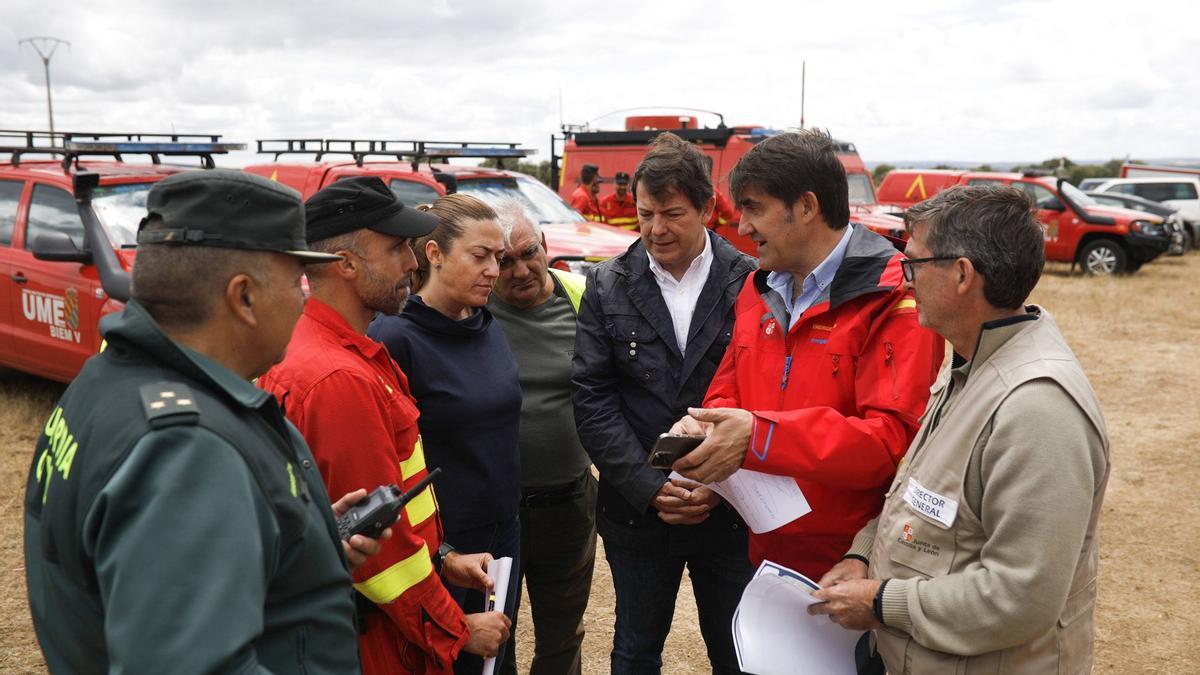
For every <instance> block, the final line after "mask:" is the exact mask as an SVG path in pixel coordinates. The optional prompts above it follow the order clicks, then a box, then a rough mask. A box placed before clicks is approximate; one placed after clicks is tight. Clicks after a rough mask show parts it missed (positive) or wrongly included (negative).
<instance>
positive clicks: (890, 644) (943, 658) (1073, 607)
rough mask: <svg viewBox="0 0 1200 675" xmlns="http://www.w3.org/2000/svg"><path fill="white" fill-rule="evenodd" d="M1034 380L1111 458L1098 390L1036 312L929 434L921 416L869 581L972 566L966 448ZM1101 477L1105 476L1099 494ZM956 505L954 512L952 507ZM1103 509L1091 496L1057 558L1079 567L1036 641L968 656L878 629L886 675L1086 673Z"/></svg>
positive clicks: (976, 544)
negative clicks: (1080, 526) (1076, 531)
mask: <svg viewBox="0 0 1200 675" xmlns="http://www.w3.org/2000/svg"><path fill="white" fill-rule="evenodd" d="M1036 379H1052V380H1054V381H1055V382H1057V383H1058V384H1059V385H1060V386H1061V387H1062V388H1063V389H1064V390H1065V391H1066V392H1067V393H1068V394H1069V395H1070V396H1071V397H1072V398H1073V399H1074V400H1075V403H1076V404H1077V405H1078V406H1079V407H1080V409H1081V410H1082V411H1083V412H1084V413H1085V414H1086V415H1087V416H1088V418H1089V419H1090V420H1091V423H1092V424H1093V425H1094V426H1095V427H1096V430H1097V432H1098V433H1099V435H1100V437H1101V438H1102V439H1105V440H1104V444H1105V447H1104V452H1105V455H1106V456H1107V453H1108V441H1107V436H1106V434H1105V429H1104V420H1103V417H1102V416H1101V413H1100V406H1099V403H1098V402H1097V400H1096V397H1095V393H1094V392H1093V391H1092V388H1091V385H1090V384H1089V383H1088V381H1087V378H1086V377H1085V376H1084V374H1083V370H1082V368H1081V367H1080V365H1079V363H1078V361H1077V360H1076V359H1075V355H1074V354H1073V353H1072V352H1071V350H1070V348H1069V347H1068V346H1067V344H1066V342H1065V340H1064V339H1063V337H1062V334H1061V333H1060V332H1059V330H1058V326H1057V325H1056V324H1055V323H1054V321H1053V319H1052V318H1051V317H1050V315H1049V313H1047V312H1046V311H1045V310H1042V316H1041V318H1040V319H1039V320H1037V321H1030V322H1028V324H1027V325H1026V326H1025V327H1023V328H1022V329H1021V330H1020V331H1019V332H1017V333H1016V334H1015V335H1013V336H1011V337H1010V338H1009V339H1008V341H1006V342H1005V343H1004V344H1003V345H1001V346H1000V347H998V348H997V350H996V351H995V352H994V353H993V354H992V355H991V356H990V357H988V358H987V359H986V360H985V361H984V362H982V363H977V364H973V365H972V370H971V373H970V375H969V376H968V377H967V379H966V384H965V385H964V386H963V389H962V391H961V392H959V393H958V394H957V396H956V399H957V400H956V401H955V403H954V405H953V409H952V410H951V411H950V412H949V413H945V414H943V415H942V419H941V420H940V422H939V424H938V426H937V428H935V429H933V430H932V431H931V430H930V428H929V427H930V418H931V417H932V416H931V415H929V414H926V419H925V420H923V422H922V426H921V429H920V430H919V431H918V432H917V437H916V438H915V439H914V441H913V444H912V446H911V447H910V448H909V451H908V455H907V456H906V457H905V461H904V462H903V463H902V465H901V466H900V470H899V471H898V473H897V475H896V478H895V480H894V481H893V482H892V486H891V489H890V490H889V491H888V493H887V497H886V501H885V502H884V505H883V510H882V512H881V513H880V516H879V523H878V530H877V534H876V537H875V545H874V548H873V551H872V555H871V577H873V578H880V579H887V578H897V579H908V578H913V577H917V578H924V579H929V578H933V577H940V576H944V575H948V574H955V573H957V572H962V571H965V570H971V569H974V568H978V566H979V565H980V559H979V553H980V550H981V549H982V547H983V545H984V542H985V540H986V535H985V533H984V531H983V527H982V525H981V523H980V518H979V514H977V513H974V512H973V511H972V509H971V507H970V506H969V505H968V504H967V502H966V499H965V498H964V493H963V485H964V482H965V479H966V475H967V470H968V465H969V462H970V455H971V451H972V448H973V447H974V446H975V445H976V443H977V441H978V439H979V438H980V435H981V434H982V433H983V431H984V430H985V428H986V426H987V424H988V422H989V420H991V419H992V416H993V415H994V414H995V412H996V410H997V409H998V408H999V407H1000V405H1002V403H1003V402H1004V400H1005V399H1006V398H1007V397H1008V395H1009V394H1010V393H1011V392H1012V391H1013V390H1014V389H1016V388H1017V387H1018V386H1020V385H1021V384H1023V383H1025V382H1029V381H1032V380H1036ZM945 397H946V392H945V391H943V392H942V393H941V395H937V394H935V396H934V397H933V399H931V400H936V403H935V404H934V405H931V406H930V408H929V410H930V411H935V410H937V409H938V407H940V406H941V405H942V404H943V403H944V399H945ZM1107 480H1108V473H1107V470H1106V472H1105V475H1104V477H1103V478H1102V483H1101V485H1102V488H1101V490H1103V484H1104V483H1105V482H1107ZM1101 494H1102V492H1101ZM914 503H915V505H916V506H914ZM955 503H956V504H957V508H956V509H954V508H952V507H953V506H954V505H955ZM1100 506H1101V502H1100V500H1096V503H1095V504H1094V505H1093V508H1092V512H1091V517H1090V519H1089V521H1088V530H1087V536H1086V537H1085V538H1084V542H1083V546H1082V549H1081V550H1079V551H1063V552H1062V553H1063V555H1069V556H1074V557H1075V559H1076V560H1077V562H1076V566H1075V575H1074V578H1073V580H1072V583H1071V589H1070V592H1069V593H1068V596H1067V601H1066V604H1065V605H1064V607H1063V608H1062V610H1061V611H1060V613H1059V617H1058V621H1057V622H1056V624H1055V626H1053V627H1052V628H1051V629H1049V630H1047V631H1046V632H1045V633H1044V634H1042V635H1041V636H1039V637H1038V638H1036V639H1035V640H1033V641H1032V642H1028V643H1025V644H1021V645H1017V646H1015V647H1012V648H1009V649H1005V650H1002V651H996V652H990V653H985V654H981V655H977V656H970V657H965V656H955V655H952V654H946V653H943V652H937V651H933V650H930V649H927V648H925V647H922V646H921V645H919V644H917V642H916V641H915V640H913V639H912V637H911V636H909V635H908V634H906V633H903V632H901V631H898V630H895V629H889V628H884V629H881V630H879V631H877V643H878V648H879V652H880V654H881V655H882V656H883V658H884V661H885V663H887V664H888V668H889V672H891V673H893V675H896V674H898V673H1010V672H1011V673H1078V672H1088V671H1090V669H1091V659H1092V608H1093V606H1094V604H1095V600H1096V567H1097V543H1096V523H1097V520H1098V519H1099V516H1100ZM952 511H953V512H952ZM1047 545H1053V543H1052V542H1047ZM996 629H997V630H1004V627H1003V626H997V627H996Z"/></svg>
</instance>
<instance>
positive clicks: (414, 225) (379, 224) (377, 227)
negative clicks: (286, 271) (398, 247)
mask: <svg viewBox="0 0 1200 675" xmlns="http://www.w3.org/2000/svg"><path fill="white" fill-rule="evenodd" d="M304 213H305V215H306V217H307V220H308V241H310V242H314V241H320V240H322V239H328V238H330V237H336V236H338V235H339V234H346V233H348V232H353V231H355V230H363V229H366V230H371V231H373V232H379V233H380V234H390V235H392V236H393V237H409V238H413V237H423V236H425V235H427V234H429V233H430V232H433V229H434V228H435V227H437V225H438V218H437V216H435V215H433V214H432V213H426V212H424V211H418V210H416V209H414V208H412V207H409V206H405V205H404V202H402V201H400V199H399V198H397V197H396V193H394V192H392V191H391V190H390V189H389V188H388V186H387V185H386V184H385V183H384V182H383V180H382V179H381V178H379V176H354V177H352V178H343V179H342V180H339V181H337V182H336V183H333V184H331V185H326V186H325V187H324V188H321V190H320V191H319V192H317V193H316V194H314V195H313V196H311V197H309V198H308V201H307V202H305V203H304Z"/></svg>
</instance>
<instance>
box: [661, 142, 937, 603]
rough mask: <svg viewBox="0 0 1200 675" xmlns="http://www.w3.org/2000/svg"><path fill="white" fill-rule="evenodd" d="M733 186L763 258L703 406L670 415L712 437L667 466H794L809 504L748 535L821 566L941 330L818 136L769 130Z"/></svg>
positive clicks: (789, 557)
mask: <svg viewBox="0 0 1200 675" xmlns="http://www.w3.org/2000/svg"><path fill="white" fill-rule="evenodd" d="M730 185H731V188H732V191H733V193H734V195H735V198H736V199H737V202H738V205H739V206H740V207H741V210H742V221H741V225H740V227H739V232H741V233H742V234H743V235H747V236H749V237H751V239H752V240H753V241H754V242H756V243H757V245H758V253H759V265H760V267H761V269H760V270H759V271H758V272H756V273H754V274H752V275H751V276H750V277H749V278H748V279H747V281H746V285H745V286H744V287H743V288H742V291H741V294H740V295H739V297H738V300H737V306H736V310H735V312H736V319H735V323H734V330H733V338H732V341H731V343H730V345H729V350H728V351H727V352H725V358H724V360H723V361H722V362H721V366H720V368H719V369H718V371H717V374H716V376H715V377H714V378H713V381H712V384H711V385H710V387H709V390H708V394H707V396H706V397H705V402H704V405H705V409H692V410H690V411H689V413H690V416H688V417H685V418H684V419H682V420H680V422H679V423H678V424H676V425H675V430H676V431H680V432H682V433H692V434H705V433H707V435H708V438H707V440H705V442H704V443H703V444H702V445H701V446H700V447H699V448H697V449H696V450H694V451H693V452H692V453H691V454H689V455H687V456H685V457H683V458H682V459H680V460H679V461H678V462H676V463H675V467H674V468H675V469H676V470H677V471H679V472H681V473H682V474H684V475H685V476H687V477H688V478H692V479H694V480H697V481H701V482H704V483H709V482H712V481H714V480H721V479H723V478H726V477H728V476H729V475H730V474H732V473H733V472H734V471H736V470H737V469H739V468H746V469H752V470H755V471H762V472H765V473H771V474H777V475H784V476H791V477H792V478H794V479H795V480H796V483H797V485H799V487H800V489H801V490H802V491H803V493H804V495H805V497H806V498H807V499H808V503H809V505H810V506H811V507H812V512H811V513H809V514H807V515H805V516H803V517H801V518H799V519H797V520H795V521H793V522H791V523H789V524H787V525H785V526H783V527H781V528H779V529H777V530H774V531H771V532H767V533H763V534H751V536H750V558H751V560H752V561H753V562H755V563H756V564H757V563H758V562H759V561H761V560H763V559H770V560H772V561H775V562H778V563H781V564H783V565H787V566H789V567H792V568H794V569H796V570H799V571H800V572H802V573H804V574H806V575H808V576H810V577H812V578H814V579H816V578H819V577H820V576H821V575H822V574H824V573H825V571H826V570H828V569H829V568H830V566H832V565H833V564H834V563H836V562H837V561H838V560H839V559H840V558H841V557H842V554H843V553H844V552H845V551H846V550H848V548H849V546H850V542H851V539H852V538H853V536H854V534H855V533H856V532H857V531H858V528H860V527H861V526H862V525H864V524H865V523H866V522H867V521H869V520H870V519H871V518H873V517H874V516H875V515H876V514H878V513H879V509H880V507H881V505H882V503H883V493H884V491H885V490H886V489H887V486H888V484H889V482H890V481H891V480H892V476H893V475H894V474H895V471H896V465H897V464H898V462H899V461H900V458H901V457H902V456H903V455H904V452H905V450H906V449H907V448H908V444H909V442H910V441H911V440H912V438H913V435H914V434H915V433H916V430H917V427H918V418H919V417H920V416H921V415H922V413H923V412H924V410H925V404H926V402H927V400H928V398H929V388H930V385H931V384H932V382H933V380H934V379H935V378H936V376H937V372H938V370H939V368H940V366H941V363H942V355H943V352H944V348H945V347H944V345H945V343H944V341H943V340H942V339H941V338H940V337H938V336H937V335H935V334H934V333H932V332H930V331H928V330H925V329H924V328H921V327H920V326H919V325H918V324H917V314H916V302H915V301H914V300H913V297H912V295H911V294H910V293H909V292H907V291H906V290H905V289H904V285H903V282H902V279H903V277H902V274H901V270H900V260H901V259H902V258H903V256H902V255H901V254H900V253H899V252H898V251H896V250H895V248H893V247H892V245H891V244H890V243H889V242H888V241H887V240H885V239H883V238H882V237H880V236H879V235H877V234H874V233H872V232H871V231H869V230H868V229H867V228H865V227H861V226H852V225H849V213H850V212H849V204H848V191H847V186H846V174H845V171H844V169H843V168H842V165H841V163H840V162H839V161H838V158H837V155H836V154H835V152H834V147H833V144H832V143H831V141H830V139H829V137H828V136H827V135H825V134H822V133H820V132H817V131H804V132H800V133H788V134H781V135H779V136H774V137H772V138H768V139H766V140H764V141H763V142H761V143H759V144H758V145H756V146H755V147H754V148H753V149H752V150H751V151H750V152H748V153H747V154H746V155H745V156H744V157H743V158H742V159H741V161H740V162H739V163H738V165H737V166H736V167H735V168H734V171H733V173H732V174H731V179H730Z"/></svg>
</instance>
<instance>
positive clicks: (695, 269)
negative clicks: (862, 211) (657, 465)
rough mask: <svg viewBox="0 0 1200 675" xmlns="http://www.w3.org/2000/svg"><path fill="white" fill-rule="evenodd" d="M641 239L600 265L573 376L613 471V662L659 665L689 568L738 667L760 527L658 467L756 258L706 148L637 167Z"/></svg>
mask: <svg viewBox="0 0 1200 675" xmlns="http://www.w3.org/2000/svg"><path fill="white" fill-rule="evenodd" d="M633 186H634V198H635V200H636V202H637V209H638V219H639V224H640V228H641V239H640V240H639V241H637V242H635V243H634V244H633V246H631V247H630V248H629V250H628V251H626V252H625V253H623V254H621V255H620V256H617V257H616V258H613V259H611V260H608V261H605V262H604V263H601V264H600V265H597V266H596V267H595V268H593V269H592V270H591V272H590V273H589V275H588V281H587V290H586V291H585V292H584V295H583V302H582V305H581V307H580V312H579V321H578V332H577V333H576V337H575V356H574V361H573V374H572V384H573V385H574V387H575V399H574V400H575V422H576V424H577V426H578V428H579V437H580V440H581V441H582V443H583V447H584V448H587V450H588V453H589V454H590V455H591V458H592V461H593V462H594V463H595V464H596V466H597V467H598V468H599V469H600V493H599V499H598V509H597V518H596V526H597V530H598V531H599V533H600V536H601V537H602V538H603V539H604V549H605V555H606V557H607V558H608V564H609V567H610V569H611V570H612V577H613V585H614V587H615V590H616V602H617V608H616V613H617V622H616V631H615V635H614V639H613V651H612V672H613V673H614V674H620V673H647V672H658V671H659V669H660V668H661V666H662V648H663V643H664V642H665V641H666V638H667V633H668V632H669V631H670V628H671V619H672V615H673V613H674V609H675V596H676V593H677V591H678V589H679V582H680V578H681V577H682V574H683V568H684V566H685V565H686V566H687V568H688V570H689V572H690V576H691V579H692V589H693V591H694V593H695V596H696V605H697V608H698V609H699V614H700V630H701V633H702V634H703V636H704V641H705V643H706V645H707V647H708V656H709V660H710V661H711V662H712V667H713V671H714V672H716V673H736V672H738V668H737V656H736V653H735V652H734V647H733V640H732V636H731V631H730V624H731V621H732V617H733V611H734V609H735V608H736V607H737V603H738V601H739V600H740V599H741V593H742V589H743V588H744V587H745V585H746V583H747V582H748V581H749V580H750V577H751V576H752V575H753V572H754V570H753V568H752V567H751V566H750V562H749V559H748V556H747V551H746V525H745V523H744V522H743V521H742V519H741V518H740V517H739V516H738V515H737V513H736V512H734V511H733V510H732V509H730V508H729V507H728V506H726V505H724V504H723V503H721V502H720V499H719V498H718V497H717V496H716V495H715V494H714V493H713V492H712V491H710V490H709V489H708V488H706V487H702V486H696V485H695V484H691V483H688V482H686V481H679V482H676V481H672V480H669V479H668V475H667V472H665V471H660V470H657V469H652V468H650V467H649V466H648V465H647V463H646V458H647V455H648V454H649V449H650V447H651V446H652V445H653V444H654V441H655V440H656V439H657V438H658V435H659V434H661V433H664V432H666V431H667V430H669V429H670V428H671V425H672V424H673V423H674V422H675V420H677V419H679V418H680V417H681V416H682V415H683V414H684V413H685V412H686V410H687V408H688V406H696V405H699V404H700V402H701V401H702V399H703V398H704V393H705V391H706V390H707V389H708V384H709V381H710V380H711V379H712V376H713V374H714V373H715V372H716V369H717V365H718V364H719V363H720V362H721V357H722V356H723V355H724V353H725V348H726V347H727V346H728V344H729V339H730V336H731V334H732V330H733V304H734V300H735V298H736V297H737V294H738V291H739V289H740V288H741V286H742V282H743V280H744V279H745V277H746V275H747V274H748V273H749V272H750V271H751V270H753V269H754V266H755V265H754V261H753V259H752V258H749V257H748V256H745V255H743V254H741V253H739V252H738V251H737V249H735V248H734V247H733V246H732V245H731V244H729V242H727V241H725V240H724V239H723V238H721V237H719V236H717V235H715V234H713V233H711V232H709V231H708V230H707V229H706V228H705V223H706V222H707V221H708V219H709V217H710V216H711V215H712V210H713V203H714V197H713V187H712V183H711V180H710V178H709V174H708V171H707V169H706V166H705V162H704V155H703V153H702V152H700V150H698V149H697V148H696V147H695V146H693V145H691V144H689V143H687V142H685V141H683V140H682V139H680V138H679V137H678V136H675V135H674V134H670V133H664V134H662V135H660V136H659V137H658V138H657V139H656V140H655V141H654V143H653V144H652V145H651V148H650V151H649V152H648V153H647V154H646V157H645V158H643V160H642V162H641V164H639V165H638V168H637V171H636V173H634V176H633Z"/></svg>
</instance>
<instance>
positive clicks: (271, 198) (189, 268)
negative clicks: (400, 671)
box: [25, 170, 386, 675]
mask: <svg viewBox="0 0 1200 675" xmlns="http://www.w3.org/2000/svg"><path fill="white" fill-rule="evenodd" d="M147 207H148V209H149V212H150V213H149V216H148V217H147V218H146V219H145V220H143V222H142V227H141V230H140V232H139V234H138V243H139V247H138V262H137V266H136V268H135V270H134V272H133V299H132V300H131V301H130V302H129V304H128V305H126V307H125V309H124V311H123V312H121V313H120V314H115V315H112V316H108V317H106V318H105V320H104V321H103V322H102V323H101V331H102V332H103V334H104V336H105V338H106V340H107V342H108V347H107V349H106V350H105V351H103V352H102V353H100V354H99V355H97V356H94V357H92V358H91V359H90V360H89V361H88V362H87V363H86V364H85V365H84V368H83V370H82V372H80V374H79V376H78V377H77V378H76V379H75V381H74V382H73V383H72V384H71V386H70V387H68V388H67V390H66V392H65V393H64V394H63V397H62V399H61V400H60V401H59V402H58V405H57V407H56V408H55V409H54V411H53V413H51V415H50V419H49V420H48V421H47V423H46V427H45V432H44V433H43V434H42V436H41V438H39V439H38V442H37V446H36V448H35V450H34V455H33V466H32V468H31V470H30V474H29V482H28V486H27V489H26V498H25V563H26V580H27V582H28V587H29V605H30V610H31V612H32V614H33V625H34V629H35V630H36V632H37V636H38V641H39V643H40V644H41V647H42V651H43V653H44V654H45V656H46V665H47V666H48V667H49V669H50V671H51V672H61V673H96V674H100V673H116V672H120V673H268V672H270V673H285V672H306V673H312V674H331V675H332V674H336V675H352V674H354V673H358V672H359V662H358V652H357V644H358V643H357V639H356V630H355V622H354V604H353V600H352V595H351V593H352V589H351V585H350V575H349V573H348V572H347V568H346V563H347V557H346V556H347V555H349V556H350V561H351V562H352V563H361V562H362V561H363V560H364V559H365V558H364V556H365V555H367V554H372V553H373V552H374V551H376V550H377V549H378V543H377V542H375V541H373V540H369V539H366V538H364V537H361V536H355V537H354V538H353V539H352V542H351V544H353V548H351V547H350V546H348V545H347V544H346V543H345V542H342V541H340V537H339V535H338V531H337V527H336V523H335V522H334V518H333V513H331V511H330V508H329V499H328V496H327V495H326V493H325V488H324V484H323V483H322V481H321V477H320V476H319V475H318V474H317V468H316V466H315V464H314V463H313V460H312V455H311V453H310V452H309V449H308V446H307V445H305V443H304V440H303V439H302V438H301V437H300V434H299V433H297V431H296V429H295V427H293V426H292V425H291V424H289V423H288V422H287V421H286V420H285V419H284V417H283V414H282V412H281V411H280V409H279V407H278V406H277V405H275V399H274V398H272V397H271V396H270V395H269V394H268V393H267V392H265V391H262V390H260V389H258V388H256V387H255V386H254V385H253V384H251V383H250V382H249V380H250V379H252V378H254V377H257V376H258V375H261V374H262V373H264V372H265V371H266V370H267V369H268V368H269V367H270V366H271V365H273V364H274V363H276V362H278V361H279V360H280V359H281V358H282V357H283V352H284V349H285V348H286V347H287V343H288V340H289V338H290V336H291V332H292V327H293V326H294V325H295V323H296V320H297V319H298V318H299V316H300V310H301V307H302V306H303V305H304V296H303V294H302V292H301V288H300V279H301V274H302V270H303V266H302V265H303V264H304V263H308V262H328V261H331V260H338V259H340V257H339V256H332V255H326V254H320V253H313V252H311V251H309V250H307V246H306V245H305V240H304V210H303V206H302V205H301V202H300V196H299V194H297V193H296V192H295V191H293V190H291V189H290V188H286V187H283V186H281V185H279V184H278V183H273V182H271V181H268V180H266V179H264V178H260V177H257V176H251V175H250V174H246V173H242V172H240V171H229V170H211V171H191V172H184V173H180V174H176V175H174V176H171V177H169V178H166V179H164V180H163V181H161V182H159V183H157V184H156V185H155V186H154V188H152V189H151V191H150V194H149V196H148V198H147ZM363 495H365V492H363V491H361V490H360V491H357V492H356V493H351V494H350V495H347V496H346V497H345V498H343V500H341V501H339V504H338V506H337V507H335V508H338V509H339V510H340V509H343V508H345V505H346V504H347V503H353V502H354V501H357V500H358V499H360V498H361V497H362V496H363ZM385 536H386V535H385Z"/></svg>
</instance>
